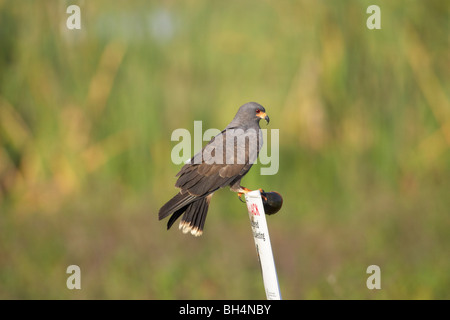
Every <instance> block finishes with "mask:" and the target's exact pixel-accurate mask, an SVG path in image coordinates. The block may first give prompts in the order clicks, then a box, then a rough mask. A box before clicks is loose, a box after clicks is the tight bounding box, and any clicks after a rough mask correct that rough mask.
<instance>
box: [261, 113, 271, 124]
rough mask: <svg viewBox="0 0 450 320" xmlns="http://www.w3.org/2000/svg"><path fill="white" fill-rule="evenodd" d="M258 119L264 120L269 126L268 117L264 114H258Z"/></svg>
mask: <svg viewBox="0 0 450 320" xmlns="http://www.w3.org/2000/svg"><path fill="white" fill-rule="evenodd" d="M258 117H260V118H261V119H264V120H266V123H267V124H269V122H270V118H269V116H268V115H267V114H266V113H265V112H260V113H259V114H258Z"/></svg>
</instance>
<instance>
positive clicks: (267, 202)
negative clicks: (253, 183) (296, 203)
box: [261, 191, 283, 215]
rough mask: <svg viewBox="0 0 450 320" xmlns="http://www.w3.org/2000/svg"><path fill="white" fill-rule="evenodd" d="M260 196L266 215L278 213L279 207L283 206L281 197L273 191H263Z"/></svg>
mask: <svg viewBox="0 0 450 320" xmlns="http://www.w3.org/2000/svg"><path fill="white" fill-rule="evenodd" d="M261 196H262V200H263V205H264V211H265V212H266V214H268V215H271V214H275V213H277V212H278V211H280V209H281V206H282V205H283V198H282V197H281V194H279V193H278V192H274V191H271V192H264V191H263V192H261Z"/></svg>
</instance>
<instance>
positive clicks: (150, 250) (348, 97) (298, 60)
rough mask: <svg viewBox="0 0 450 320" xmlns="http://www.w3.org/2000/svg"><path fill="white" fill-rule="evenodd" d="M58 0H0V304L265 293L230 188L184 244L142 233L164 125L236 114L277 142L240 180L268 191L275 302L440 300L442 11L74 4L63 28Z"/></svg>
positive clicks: (162, 160)
mask: <svg viewBox="0 0 450 320" xmlns="http://www.w3.org/2000/svg"><path fill="white" fill-rule="evenodd" d="M72 3H76V2H71V1H58V2H55V1H41V2H31V1H21V2H17V1H7V0H6V1H5V0H3V1H0V47H1V50H0V210H1V214H0V298H3V299H11V298H25V299H36V298H43V299H49V298H56V299H59V298H68V299H84V298H94V299H109V298H113V299H117V298H125V299H126V298H135V299H142V298H143V299H191V298H192V299H264V298H265V295H264V289H263V286H262V280H261V275H260V270H259V265H258V263H257V258H256V254H255V249H254V245H253V240H252V238H251V234H250V231H249V225H248V218H247V216H246V213H245V206H243V205H242V204H241V203H240V202H239V201H238V200H237V199H236V197H235V195H233V194H232V193H230V192H228V191H222V192H219V193H216V195H215V197H214V201H213V202H212V205H211V207H210V212H209V215H208V219H207V225H206V230H205V233H204V235H203V236H202V237H201V238H200V239H194V238H193V237H188V236H185V235H183V234H181V233H180V232H178V231H177V230H170V231H166V230H165V223H162V222H158V221H157V211H158V209H159V207H160V206H161V205H162V204H163V203H164V202H165V201H166V200H168V198H169V197H170V196H171V195H172V194H174V193H175V192H176V190H175V189H174V187H173V185H174V183H175V178H174V175H175V174H176V172H177V171H178V169H179V166H176V165H173V164H172V163H171V160H170V152H171V148H172V147H173V146H174V143H173V142H171V141H170V135H171V133H172V131H173V130H174V129H176V128H181V127H183V128H187V129H189V130H192V129H193V121H194V120H203V129H206V128H209V127H213V128H223V127H224V126H225V125H226V124H227V123H228V122H229V121H230V119H231V118H232V117H233V115H234V113H235V112H236V110H237V107H238V106H240V105H241V104H243V103H245V102H247V101H257V102H260V103H261V104H263V105H264V106H265V107H266V109H267V111H268V114H269V115H270V117H271V123H270V126H269V127H268V129H277V128H279V129H280V170H279V172H278V174H277V175H274V176H260V175H259V165H256V166H255V168H253V169H252V170H251V171H250V173H249V174H248V175H247V177H246V178H245V179H244V181H243V183H244V185H246V186H248V187H250V188H257V187H262V188H264V189H266V190H277V191H279V192H280V193H281V194H282V195H283V197H284V207H283V210H282V211H281V212H280V214H277V215H276V216H273V217H268V221H269V228H270V231H271V238H272V245H273V250H274V254H275V258H276V264H277V271H278V275H279V280H280V286H281V291H282V295H283V297H284V298H286V299H336V298H337V299H347V298H354V299H448V298H450V295H449V290H448V288H449V287H450V274H449V270H450V263H449V258H448V252H449V251H450V234H449V232H448V230H449V226H450V215H449V213H450V212H449V208H450V198H449V197H448V192H449V190H450V152H449V146H450V107H449V78H448V70H449V37H448V34H449V23H448V21H449V19H448V18H449V6H448V4H447V3H446V2H444V1H427V2H424V1H396V2H395V3H392V2H387V1H375V2H373V1H356V0H355V1H345V2H335V1H317V2H314V3H312V2H308V1H278V2H275V1H256V0H255V1H246V2H244V3H241V2H238V1H227V2H212V1H197V2H193V1H191V2H181V1H167V2H164V3H160V2H156V1H153V2H148V1H131V2H125V1H122V2H118V3H114V4H112V3H111V2H107V1H96V2H95V3H91V2H88V1H84V2H83V1H81V2H79V5H80V8H81V14H82V29H81V30H78V31H70V30H67V29H66V28H65V21H66V18H67V16H68V15H67V14H66V13H65V9H66V7H67V6H68V5H69V4H72ZM371 4H378V5H379V6H380V7H381V12H382V15H381V17H382V22H381V25H382V29H381V30H375V31H371V30H368V29H367V28H366V19H367V17H368V14H366V13H365V12H366V8H367V7H368V6H369V5H371ZM70 264H77V265H79V266H80V268H81V272H82V289H81V290H79V291H71V290H68V289H67V288H66V286H65V284H66V279H67V276H68V275H67V274H66V273H65V271H66V268H67V266H68V265H70ZM371 264H377V265H379V266H380V268H381V281H382V283H381V286H382V289H381V290H377V291H370V290H368V289H367V288H366V285H365V282H366V279H367V276H368V275H367V274H366V273H365V271H366V268H367V266H369V265H371Z"/></svg>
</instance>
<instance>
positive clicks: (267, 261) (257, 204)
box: [245, 190, 281, 300]
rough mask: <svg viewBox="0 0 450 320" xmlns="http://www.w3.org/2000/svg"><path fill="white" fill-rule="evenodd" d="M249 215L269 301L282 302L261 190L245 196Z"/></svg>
mask: <svg viewBox="0 0 450 320" xmlns="http://www.w3.org/2000/svg"><path fill="white" fill-rule="evenodd" d="M245 201H246V203H247V209H248V215H249V217H250V223H251V226H252V231H253V238H254V240H255V246H256V252H257V254H258V258H259V262H260V264H261V272H262V277H263V281H264V288H265V289H266V297H267V300H281V294H280V287H279V285H278V278H277V271H276V269H275V261H274V259H273V254H272V245H271V244H270V237H269V229H268V228H267V221H266V215H265V212H264V205H263V202H262V199H261V192H260V191H259V190H255V191H251V192H248V193H246V194H245Z"/></svg>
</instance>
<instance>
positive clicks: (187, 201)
mask: <svg viewBox="0 0 450 320" xmlns="http://www.w3.org/2000/svg"><path fill="white" fill-rule="evenodd" d="M211 197H212V194H210V195H208V196H206V197H202V198H196V197H193V196H186V195H182V194H181V193H179V194H177V195H176V196H175V197H173V198H172V199H171V200H169V202H167V203H166V204H165V205H164V206H163V207H162V208H161V209H160V210H159V220H161V219H164V218H165V217H167V216H168V215H170V214H172V216H171V217H170V219H169V222H168V223H167V229H169V228H170V227H171V226H172V225H173V223H174V222H175V221H176V220H177V219H178V218H179V217H180V216H181V215H182V214H183V213H184V214H183V216H182V217H181V221H180V225H179V228H180V230H182V231H183V233H188V232H190V233H191V234H192V235H194V236H196V237H198V236H201V235H202V233H203V227H204V225H205V220H206V214H207V213H208V208H209V202H210V201H211Z"/></svg>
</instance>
